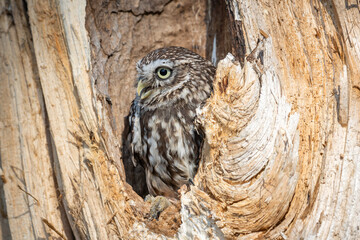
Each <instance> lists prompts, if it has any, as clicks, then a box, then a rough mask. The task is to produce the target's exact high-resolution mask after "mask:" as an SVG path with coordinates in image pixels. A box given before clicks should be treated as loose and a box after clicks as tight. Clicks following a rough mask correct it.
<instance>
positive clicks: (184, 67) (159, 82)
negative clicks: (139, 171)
mask: <svg viewBox="0 0 360 240" xmlns="http://www.w3.org/2000/svg"><path fill="white" fill-rule="evenodd" d="M136 68H137V81H136V83H137V93H136V96H135V99H134V100H133V102H132V106H131V109H130V113H129V116H128V124H129V128H128V130H127V132H126V133H125V134H126V136H125V139H124V146H123V147H124V148H125V149H127V150H128V152H129V153H130V154H129V157H130V158H131V159H132V161H133V163H134V165H136V164H138V163H140V164H141V165H142V166H143V167H144V169H145V174H146V185H147V187H148V190H149V193H150V194H151V195H154V196H157V195H162V196H166V197H170V198H176V197H177V195H178V193H177V190H178V189H179V188H180V187H181V186H182V185H183V184H187V183H189V181H191V180H192V179H193V177H194V175H195V173H196V170H197V166H198V160H199V151H200V147H201V144H202V141H203V136H202V135H203V134H202V133H201V131H200V130H199V129H197V128H196V126H195V125H194V119H195V117H196V109H197V108H199V107H200V106H201V105H202V104H203V103H204V102H205V101H206V99H207V98H208V97H209V96H210V94H211V91H212V82H213V78H214V74H215V67H214V66H213V65H212V64H211V63H210V62H209V61H207V60H205V59H203V58H202V57H201V56H199V55H198V54H196V53H193V52H192V51H190V50H188V49H185V48H181V47H167V48H160V49H157V50H155V51H152V52H150V53H149V54H148V55H146V56H145V57H144V58H143V59H141V60H140V61H139V62H138V63H137V66H136Z"/></svg>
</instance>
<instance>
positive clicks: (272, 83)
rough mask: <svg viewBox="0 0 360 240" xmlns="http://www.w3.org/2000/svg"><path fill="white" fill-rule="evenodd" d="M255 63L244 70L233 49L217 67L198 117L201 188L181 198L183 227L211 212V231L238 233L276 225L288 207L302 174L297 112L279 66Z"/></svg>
mask: <svg viewBox="0 0 360 240" xmlns="http://www.w3.org/2000/svg"><path fill="white" fill-rule="evenodd" d="M254 67H255V66H254V64H252V63H249V62H245V65H244V67H243V69H242V68H241V66H240V64H239V63H238V62H236V61H235V60H234V58H233V57H232V56H231V55H230V54H229V55H228V56H227V57H226V59H224V60H222V61H220V63H219V65H218V69H217V73H216V79H215V82H214V86H215V87H214V93H213V95H212V96H211V98H210V99H209V101H208V102H207V104H206V105H205V107H204V108H203V109H202V112H201V113H200V117H199V118H200V121H201V122H202V124H203V125H204V127H205V132H206V143H205V144H208V146H205V147H204V152H205V154H204V156H203V161H202V163H201V165H200V168H199V172H198V175H197V177H196V183H197V186H198V187H193V188H192V191H191V192H189V193H186V194H185V196H183V198H182V200H183V204H184V206H183V208H185V209H189V210H188V211H189V212H188V213H187V214H183V216H184V219H183V221H184V222H185V224H184V226H182V227H185V226H186V221H196V222H197V224H199V225H204V224H205V222H204V216H207V218H206V219H207V222H212V223H213V226H214V227H213V228H212V230H213V231H215V229H217V228H218V229H220V230H221V232H222V233H223V234H224V236H225V237H235V236H238V235H239V234H243V233H248V232H256V231H259V230H264V229H270V228H272V227H274V226H276V224H277V223H278V222H279V221H280V220H281V219H282V218H283V217H284V215H285V214H286V212H287V210H288V208H289V205H290V202H291V200H292V197H293V195H294V191H295V187H296V183H297V180H298V172H297V162H298V154H297V152H298V146H299V135H298V131H297V130H296V129H297V123H298V114H296V113H294V114H290V110H291V106H290V104H289V103H287V102H286V99H285V97H284V96H283V95H282V92H281V87H280V82H279V79H278V77H277V75H276V74H275V72H274V71H272V70H271V69H269V70H268V71H266V72H265V73H264V75H261V74H258V73H256V71H255V70H254ZM207 151H208V152H207ZM185 215H188V216H187V219H186V217H185ZM189 216H192V217H189ZM190 218H191V219H190ZM207 222H206V224H208V223H207ZM206 229H209V226H208V227H207V228H205V226H204V228H203V231H206ZM180 231H181V230H180ZM184 234H185V233H184ZM185 235H186V234H185Z"/></svg>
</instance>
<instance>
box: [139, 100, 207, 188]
mask: <svg viewBox="0 0 360 240" xmlns="http://www.w3.org/2000/svg"><path fill="white" fill-rule="evenodd" d="M194 117H195V111H194V110H192V109H187V108H181V109H179V108H178V107H176V106H173V107H168V108H160V109H156V110H153V111H144V112H143V113H142V114H141V116H140V118H139V132H138V134H140V135H141V141H140V142H137V143H136V144H137V145H138V148H137V149H138V150H139V154H140V155H141V159H142V161H143V165H144V167H145V170H146V173H147V178H149V179H148V180H147V181H148V188H149V191H150V193H151V192H152V191H153V193H154V195H158V194H159V193H161V192H163V191H164V190H161V189H162V188H164V189H165V188H168V187H169V186H170V188H172V189H169V190H171V191H174V190H176V189H178V188H179V187H180V186H181V185H183V184H185V183H187V182H188V180H189V178H193V177H194V175H195V173H196V168H197V160H198V154H199V147H200V146H199V142H198V139H197V137H198V135H197V132H196V129H195V126H194V123H193V120H194ZM163 184H165V185H166V186H167V187H165V185H163Z"/></svg>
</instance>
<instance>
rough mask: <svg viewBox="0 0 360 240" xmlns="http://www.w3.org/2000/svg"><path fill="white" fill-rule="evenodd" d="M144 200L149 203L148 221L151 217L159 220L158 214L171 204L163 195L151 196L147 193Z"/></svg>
mask: <svg viewBox="0 0 360 240" xmlns="http://www.w3.org/2000/svg"><path fill="white" fill-rule="evenodd" d="M145 201H146V202H150V203H151V207H150V211H149V213H148V219H149V220H150V221H151V220H153V219H156V220H159V216H160V214H161V213H162V212H163V211H164V210H165V209H166V208H168V207H169V206H170V205H171V203H170V202H169V200H168V199H167V198H166V197H164V196H157V197H153V196H151V195H147V196H146V197H145Z"/></svg>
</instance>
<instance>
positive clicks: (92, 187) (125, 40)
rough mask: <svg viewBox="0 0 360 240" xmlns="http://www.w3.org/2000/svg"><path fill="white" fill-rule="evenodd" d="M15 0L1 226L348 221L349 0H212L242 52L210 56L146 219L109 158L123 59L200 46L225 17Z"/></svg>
mask: <svg viewBox="0 0 360 240" xmlns="http://www.w3.org/2000/svg"><path fill="white" fill-rule="evenodd" d="M26 3H27V6H24V5H23V4H24V2H23V1H17V0H12V1H2V2H1V3H0V9H1V11H0V38H1V41H0V56H1V62H0V68H1V71H0V74H1V80H0V81H1V87H0V98H1V102H0V110H1V112H2V114H1V116H0V120H1V121H0V130H1V140H0V141H1V142H0V154H1V155H0V157H1V158H0V160H1V169H0V177H1V184H0V192H1V216H2V217H1V228H0V233H1V236H2V238H3V239H9V238H13V239H38V238H67V239H72V238H76V239H118V238H122V239H139V238H140V239H159V238H160V239H194V238H198V239H209V238H210V239H224V238H228V239H233V238H238V239H256V238H260V239H261V238H266V239H268V238H269V239H299V238H303V239H358V238H359V237H360V230H359V229H360V222H359V221H358V219H359V218H360V205H359V204H357V202H358V201H359V199H360V187H359V179H360V166H359V162H360V137H359V136H360V114H359V113H360V67H359V66H360V65H359V64H358V62H360V39H359V36H360V25H359V24H358V23H359V22H360V12H359V11H358V9H359V6H358V4H357V3H355V2H354V3H352V2H351V1H345V2H343V1H338V0H334V1H330V2H329V1H311V2H306V1H293V2H288V1H280V2H277V3H274V2H271V1H252V0H247V1H245V0H238V1H236V0H228V1H226V6H227V7H228V13H230V14H231V17H230V18H229V19H230V22H229V24H236V26H232V27H233V28H232V29H233V31H232V34H233V37H235V38H236V39H235V41H233V43H235V44H237V45H235V46H232V47H233V48H234V50H233V53H237V55H238V56H237V57H242V56H243V55H244V52H245V58H243V59H240V60H241V65H240V64H239V62H237V61H235V60H234V59H233V57H231V55H228V57H227V58H226V59H224V60H222V61H221V62H220V63H219V66H218V69H217V73H216V79H215V80H214V81H215V82H214V83H215V85H214V86H215V88H214V93H213V95H212V96H211V98H210V99H209V101H208V102H207V104H206V105H205V107H204V108H203V109H202V110H201V111H199V118H198V120H197V121H199V122H201V123H202V124H203V126H204V128H205V131H206V136H207V137H206V143H205V146H204V150H203V158H202V161H201V164H200V168H199V172H198V174H197V176H196V178H195V186H192V187H191V188H190V190H188V189H186V188H183V189H181V193H182V198H181V206H172V207H170V208H168V209H167V210H165V212H164V213H163V214H162V215H161V216H160V220H159V222H156V221H153V222H150V221H148V220H147V219H146V213H147V211H148V208H149V206H148V204H147V203H144V202H143V200H142V199H141V198H140V197H139V196H138V195H136V194H135V192H134V191H133V190H132V189H131V187H130V186H129V185H128V184H127V183H126V181H125V170H124V166H123V164H122V161H121V151H120V147H121V138H120V134H121V131H122V129H123V122H122V117H124V116H125V114H126V113H127V111H128V106H129V104H130V99H131V96H132V95H133V80H132V77H133V76H134V71H135V70H134V68H133V66H134V63H135V62H136V61H137V60H138V59H139V58H140V57H141V56H142V55H143V54H144V53H145V52H147V51H150V50H152V49H153V48H157V47H160V46H163V45H182V46H185V47H188V48H192V47H193V50H196V51H198V52H199V53H200V54H201V55H205V52H207V53H208V54H207V56H208V57H209V58H210V57H211V56H212V55H211V54H209V53H213V51H211V50H209V48H210V47H212V46H216V44H215V45H214V44H211V43H213V42H214V36H215V34H214V32H217V33H218V34H219V33H220V32H227V31H224V30H221V31H218V30H217V29H215V28H216V26H219V25H220V24H218V22H216V21H220V20H214V22H211V21H210V22H211V24H210V25H208V26H211V28H209V29H212V30H209V29H208V30H209V31H214V32H212V34H210V35H209V36H210V37H209V38H207V37H206V36H205V33H206V32H205V30H206V24H205V22H203V21H204V19H205V15H206V13H205V12H206V2H205V1H196V2H194V3H193V2H192V1H177V0H174V1H168V0H159V1H141V2H136V1H134V2H133V1H110V2H107V1H89V2H86V1H85V0H82V1H70V0H64V1H55V0H54V1H44V0H38V1H33V0H29V1H27V2H26ZM136 3H138V4H136ZM192 4H194V5H192ZM217 4H218V3H216V1H213V2H212V3H210V5H211V6H217ZM218 5H219V6H224V4H218ZM195 6H197V7H195ZM26 9H27V10H28V12H26ZM223 10H224V9H222V10H221V11H223ZM210 12H211V14H210V15H208V17H209V16H210V17H211V16H214V12H216V11H215V10H214V9H212V10H211V11H210ZM223 13H224V12H222V13H221V14H220V15H221V16H223ZM176 14H178V16H184V19H182V20H183V22H182V21H179V20H176V19H178V18H176V16H177V15H176ZM182 14H183V15H182ZM165 20H169V22H166V21H165ZM208 21H209V19H208ZM85 25H86V26H85ZM182 26H184V27H182ZM154 29H155V30H156V34H155V33H154V35H151V37H149V39H147V37H146V36H148V35H149V34H150V33H151V32H152V31H154ZM234 29H235V30H234ZM236 29H237V30H236ZM239 29H241V32H242V33H240V32H239ZM174 32H175V33H174ZM176 32H177V33H176ZM227 37H228V36H226V37H225V36H224V39H223V40H221V41H224V44H225V43H229V42H230V41H229V39H228V38H227ZM189 39H190V40H189ZM218 39H220V38H218ZM137 40H139V41H137ZM207 40H210V44H209V43H208V44H205V43H206V41H207ZM144 41H146V42H144ZM180 43H183V44H180ZM238 45H241V46H238ZM205 46H207V47H208V49H205ZM240 48H241V51H237V50H239V49H240ZM216 49H217V50H220V49H228V46H227V47H225V46H224V47H223V48H220V47H219V48H216ZM224 51H225V50H224ZM223 54H225V53H224V52H216V56H223ZM216 61H217V60H216ZM129 69H131V70H129ZM109 95H110V98H109ZM111 103H112V104H113V105H111ZM114 116H115V118H114ZM115 126H117V127H115ZM134 180H136V178H134Z"/></svg>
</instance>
